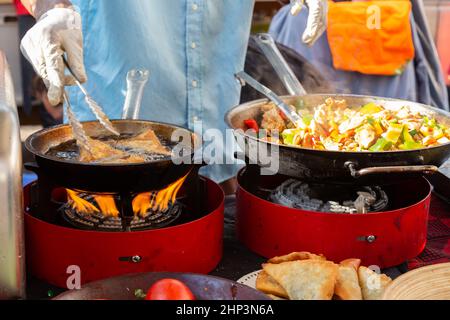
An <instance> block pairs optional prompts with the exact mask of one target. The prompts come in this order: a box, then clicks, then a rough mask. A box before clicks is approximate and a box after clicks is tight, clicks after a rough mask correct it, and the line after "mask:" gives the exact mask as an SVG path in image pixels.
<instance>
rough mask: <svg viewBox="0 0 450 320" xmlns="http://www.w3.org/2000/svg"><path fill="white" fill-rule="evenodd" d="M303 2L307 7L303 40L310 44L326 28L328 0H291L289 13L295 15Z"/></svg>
mask: <svg viewBox="0 0 450 320" xmlns="http://www.w3.org/2000/svg"><path fill="white" fill-rule="evenodd" d="M303 2H305V4H306V6H307V7H308V9H309V14H308V22H307V24H306V29H305V32H304V33H303V39H302V40H303V42H304V43H306V44H307V45H308V46H312V45H313V44H314V43H315V42H316V40H317V39H319V37H320V36H321V35H322V34H323V33H324V32H325V30H326V28H327V15H328V0H304V1H303V0H291V6H292V7H291V14H292V15H297V14H298V13H299V12H300V11H301V10H302V4H303Z"/></svg>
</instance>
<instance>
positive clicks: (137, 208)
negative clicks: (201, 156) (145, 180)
mask: <svg viewBox="0 0 450 320" xmlns="http://www.w3.org/2000/svg"><path fill="white" fill-rule="evenodd" d="M188 175H189V174H187V175H185V176H184V177H182V178H181V179H179V180H177V181H175V182H174V183H172V184H171V185H169V186H168V187H167V188H165V189H163V190H160V191H155V192H146V193H141V194H139V195H137V196H136V197H135V198H134V199H133V203H132V205H133V211H134V214H136V215H138V214H139V215H141V216H143V215H145V214H146V213H147V212H148V211H149V209H152V210H153V211H157V212H159V211H162V212H164V211H166V210H167V209H168V208H169V204H172V203H174V202H175V201H176V200H177V194H178V191H180V188H181V186H182V185H183V183H184V181H186V178H187V177H188Z"/></svg>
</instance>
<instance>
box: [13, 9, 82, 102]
mask: <svg viewBox="0 0 450 320" xmlns="http://www.w3.org/2000/svg"><path fill="white" fill-rule="evenodd" d="M21 50H22V53H23V54H24V55H25V57H26V58H27V59H28V60H29V61H30V63H31V64H32V65H33V67H34V69H35V71H36V73H37V74H38V75H39V76H40V77H41V78H42V79H43V80H44V83H45V85H46V86H47V88H48V99H49V102H50V103H51V104H52V105H57V104H59V103H61V102H62V95H63V92H64V86H65V85H73V83H74V82H73V78H72V77H71V76H65V73H64V70H65V66H64V62H63V59H62V55H63V53H64V52H65V53H66V54H67V62H68V64H69V66H70V67H71V69H72V71H73V73H74V75H75V76H76V77H77V78H78V80H80V81H81V82H85V81H86V80H87V76H86V71H85V69H84V61H83V34H82V31H81V17H80V14H79V13H78V12H76V11H75V10H74V9H72V8H54V9H50V10H49V11H47V12H46V13H44V14H43V15H42V16H41V17H40V18H39V20H38V21H37V23H36V24H35V25H34V26H33V28H31V29H30V30H29V31H28V32H27V33H26V35H25V36H24V37H23V39H22V42H21Z"/></svg>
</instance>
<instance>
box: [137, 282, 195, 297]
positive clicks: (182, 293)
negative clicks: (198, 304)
mask: <svg viewBox="0 0 450 320" xmlns="http://www.w3.org/2000/svg"><path fill="white" fill-rule="evenodd" d="M145 300H195V297H194V294H193V293H192V291H191V290H190V289H189V288H188V287H187V286H186V285H185V284H184V283H183V282H181V281H178V280H175V279H162V280H159V281H157V282H155V283H154V284H153V285H152V286H151V287H150V289H148V291H147V295H146V297H145Z"/></svg>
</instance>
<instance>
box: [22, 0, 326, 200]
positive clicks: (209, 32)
mask: <svg viewBox="0 0 450 320" xmlns="http://www.w3.org/2000/svg"><path fill="white" fill-rule="evenodd" d="M22 3H23V4H24V5H25V6H26V7H27V8H28V9H29V10H30V11H31V12H32V14H33V15H34V16H35V17H36V19H37V21H38V22H37V24H36V25H35V26H34V27H33V28H32V29H31V30H30V31H29V32H28V33H27V34H26V35H25V37H24V38H23V40H22V51H23V52H24V53H25V54H26V55H27V57H28V59H29V60H30V61H31V62H32V64H33V66H34V68H35V69H36V71H37V72H38V73H39V75H40V76H41V77H42V78H43V80H44V83H45V84H46V86H47V87H48V98H49V102H50V103H51V104H52V105H57V104H58V103H60V102H61V100H62V99H61V97H62V93H63V91H64V90H65V88H64V87H65V85H68V84H72V83H73V81H72V80H73V79H72V80H71V79H70V77H68V76H67V75H65V73H64V70H65V68H64V63H63V60H62V55H63V54H66V56H67V60H68V63H69V65H70V67H71V69H72V70H73V72H74V74H75V75H76V76H77V78H78V79H79V80H80V81H81V82H86V81H87V79H89V82H88V83H87V88H88V91H90V93H91V94H92V96H93V98H94V100H96V101H98V102H99V103H100V104H101V105H102V106H103V108H104V110H105V111H106V113H107V115H108V116H109V117H110V118H111V119H117V118H120V117H121V114H122V107H123V101H124V94H125V91H126V82H125V77H126V74H127V72H128V71H129V70H130V69H135V68H143V69H147V70H149V71H150V80H149V83H148V86H147V88H146V90H145V93H144V97H143V102H142V104H143V108H142V110H141V114H140V118H141V119H148V120H153V121H161V122H166V123H172V124H176V125H179V126H183V127H187V128H189V129H192V130H196V129H197V131H200V130H198V127H199V124H201V126H202V130H201V132H198V133H200V134H204V133H205V132H206V131H207V130H208V129H215V130H217V129H218V130H220V132H222V134H225V129H226V125H225V123H224V121H223V117H224V114H225V112H226V111H227V110H228V109H229V108H231V107H233V106H235V105H237V104H238V103H239V95H240V90H241V86H240V84H239V83H238V81H237V80H236V79H235V76H234V75H235V73H236V72H239V71H241V70H242V69H243V67H244V60H245V51H246V49H247V42H248V38H249V33H250V24H251V18H252V12H253V6H254V1H253V0H241V1H236V0H214V1H211V0H210V1H208V0H184V1H181V0H164V1H161V0H133V1H122V0H73V1H72V2H70V1H68V0H22ZM307 3H308V5H309V7H310V9H311V11H310V12H311V14H310V23H309V24H308V28H306V30H304V33H305V38H304V39H305V41H307V42H309V43H312V42H313V41H314V40H315V39H316V38H317V36H318V34H319V33H320V32H321V31H322V29H321V27H322V26H323V20H322V19H323V16H322V15H318V13H320V12H318V9H319V8H321V7H323V5H325V6H326V3H327V1H326V0H307ZM82 21H83V22H84V23H83V24H82ZM68 93H69V96H70V100H71V103H72V106H73V108H74V112H75V113H76V115H77V117H78V118H79V119H80V120H92V119H94V116H93V114H92V113H91V112H90V110H89V108H88V107H87V106H86V104H85V102H84V99H83V95H82V93H81V92H80V90H78V89H77V88H69V89H68ZM204 139H205V140H208V139H211V137H208V136H204ZM224 140H225V139H224ZM224 140H222V141H217V140H215V141H211V143H215V145H214V149H215V150H216V151H218V152H219V153H223V154H224V159H223V160H225V159H232V158H233V152H234V146H232V145H224ZM228 140H229V141H232V140H233V138H231V140H230V139H228ZM207 142H208V141H207ZM238 168H239V167H238V166H237V165H234V164H233V165H230V164H227V165H225V164H214V165H209V166H208V167H206V168H204V169H205V170H204V171H203V172H202V173H203V174H205V175H207V176H208V177H210V178H212V179H213V180H215V181H216V182H219V183H222V186H223V187H224V189H225V191H226V192H231V191H233V190H234V188H235V183H234V179H233V178H234V177H235V175H236V173H237V170H238Z"/></svg>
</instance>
